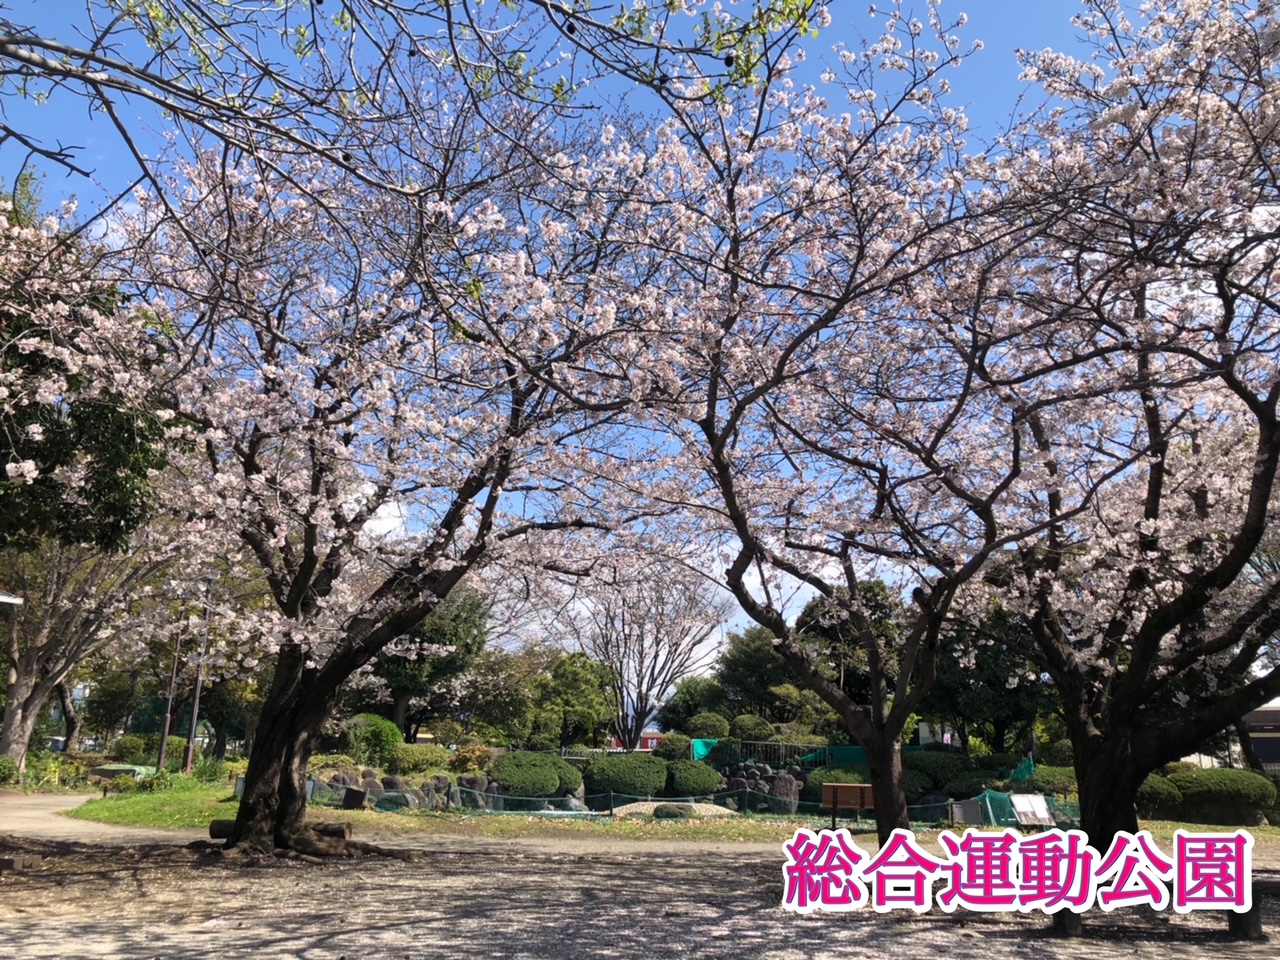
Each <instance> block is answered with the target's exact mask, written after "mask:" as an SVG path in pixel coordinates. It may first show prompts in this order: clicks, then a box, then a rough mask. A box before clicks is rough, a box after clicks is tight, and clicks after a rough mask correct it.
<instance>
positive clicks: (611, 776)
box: [582, 753, 667, 797]
mask: <svg viewBox="0 0 1280 960" xmlns="http://www.w3.org/2000/svg"><path fill="white" fill-rule="evenodd" d="M582 779H583V780H584V781H586V785H587V792H588V793H609V792H613V793H620V794H622V795H624V796H628V797H652V796H656V795H657V794H659V793H661V792H662V789H663V787H665V786H666V785H667V761H665V760H663V759H662V758H661V757H655V756H652V755H650V754H647V753H617V754H613V755H611V756H605V757H599V758H598V759H595V760H592V761H591V762H590V763H588V764H587V765H586V767H585V768H584V769H583V771H582Z"/></svg>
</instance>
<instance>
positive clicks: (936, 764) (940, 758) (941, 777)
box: [902, 750, 971, 792]
mask: <svg viewBox="0 0 1280 960" xmlns="http://www.w3.org/2000/svg"><path fill="white" fill-rule="evenodd" d="M902 766H903V769H904V770H915V771H917V772H919V773H922V774H924V775H925V776H927V777H928V778H929V780H930V784H929V787H930V789H932V788H935V787H941V786H942V785H943V784H946V783H949V782H951V781H952V780H954V779H955V778H956V777H958V776H960V774H962V773H968V772H969V770H970V769H971V764H970V762H969V758H968V757H966V756H965V755H964V754H963V753H929V752H925V751H923V750H922V751H920V752H918V753H917V752H913V753H904V754H903V755H902ZM926 792H927V791H926Z"/></svg>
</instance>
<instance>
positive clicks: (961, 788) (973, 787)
mask: <svg viewBox="0 0 1280 960" xmlns="http://www.w3.org/2000/svg"><path fill="white" fill-rule="evenodd" d="M991 774H992V771H990V770H970V771H969V772H968V773H962V774H959V775H958V776H955V777H952V778H951V779H950V780H948V781H947V782H946V784H945V785H943V787H942V789H943V791H944V792H945V793H946V795H947V796H948V797H950V798H951V799H952V800H968V799H970V798H972V797H976V796H977V795H978V794H980V793H981V792H982V790H983V788H984V787H986V786H988V785H989V784H991V783H992V782H993V781H994V780H995V777H993V776H992V775H991Z"/></svg>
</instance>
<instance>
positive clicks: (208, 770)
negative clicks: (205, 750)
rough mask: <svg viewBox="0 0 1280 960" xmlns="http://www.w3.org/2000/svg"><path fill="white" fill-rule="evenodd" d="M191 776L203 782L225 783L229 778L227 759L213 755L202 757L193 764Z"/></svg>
mask: <svg viewBox="0 0 1280 960" xmlns="http://www.w3.org/2000/svg"><path fill="white" fill-rule="evenodd" d="M191 776H192V777H194V778H195V779H196V780H198V781H200V782H201V783H225V782H226V780H227V764H226V761H225V760H215V759H214V758H213V757H201V758H200V759H199V760H198V761H197V762H196V763H194V764H192V766H191Z"/></svg>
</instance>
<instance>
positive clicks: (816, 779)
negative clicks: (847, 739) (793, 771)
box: [804, 766, 871, 803]
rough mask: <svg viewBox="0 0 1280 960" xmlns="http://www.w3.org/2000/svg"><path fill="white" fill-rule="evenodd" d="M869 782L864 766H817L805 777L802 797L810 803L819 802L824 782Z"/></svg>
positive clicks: (868, 775)
mask: <svg viewBox="0 0 1280 960" xmlns="http://www.w3.org/2000/svg"><path fill="white" fill-rule="evenodd" d="M870 782H871V773H870V772H869V771H868V770H867V768H866V767H841V766H834V767H819V768H818V769H817V770H814V771H813V772H812V773H810V774H809V776H808V777H806V778H805V783H804V799H805V800H808V801H809V802H811V803H821V802H822V785H823V784H824V783H870Z"/></svg>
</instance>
